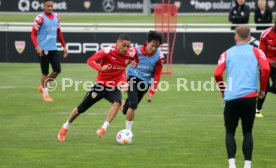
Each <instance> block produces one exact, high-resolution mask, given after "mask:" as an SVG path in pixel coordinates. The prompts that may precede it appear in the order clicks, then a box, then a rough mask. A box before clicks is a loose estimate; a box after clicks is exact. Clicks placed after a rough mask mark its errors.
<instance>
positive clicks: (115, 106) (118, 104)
mask: <svg viewBox="0 0 276 168" xmlns="http://www.w3.org/2000/svg"><path fill="white" fill-rule="evenodd" d="M112 107H113V108H114V109H115V110H119V109H120V107H121V102H114V103H113V104H112Z"/></svg>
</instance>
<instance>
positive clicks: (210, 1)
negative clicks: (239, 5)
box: [190, 0, 256, 12]
mask: <svg viewBox="0 0 276 168" xmlns="http://www.w3.org/2000/svg"><path fill="white" fill-rule="evenodd" d="M190 5H191V6H192V7H193V8H194V9H195V10H204V11H206V12H207V11H218V10H230V9H232V7H234V6H236V4H235V1H230V2H229V1H228V2H227V1H222V0H220V1H218V0H216V1H214V0H203V1H202V0H191V1H190ZM246 5H248V6H249V8H250V9H255V8H256V2H255V1H254V0H248V1H246Z"/></svg>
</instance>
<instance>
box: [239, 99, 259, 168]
mask: <svg viewBox="0 0 276 168" xmlns="http://www.w3.org/2000/svg"><path fill="white" fill-rule="evenodd" d="M242 101H243V105H241V106H240V109H241V111H240V116H241V121H242V131H243V145H242V150H243V155H244V160H245V165H244V168H251V160H252V152H253V136H252V129H253V124H254V119H255V104H256V98H247V99H242Z"/></svg>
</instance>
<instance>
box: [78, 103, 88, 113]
mask: <svg viewBox="0 0 276 168" xmlns="http://www.w3.org/2000/svg"><path fill="white" fill-rule="evenodd" d="M86 110H87V108H86V107H84V106H81V105H80V106H78V107H77V112H78V113H79V114H81V113H84V112H85V111H86Z"/></svg>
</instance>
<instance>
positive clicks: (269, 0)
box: [267, 0, 275, 8]
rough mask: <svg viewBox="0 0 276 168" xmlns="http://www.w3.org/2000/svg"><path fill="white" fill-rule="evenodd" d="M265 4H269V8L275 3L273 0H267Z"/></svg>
mask: <svg viewBox="0 0 276 168" xmlns="http://www.w3.org/2000/svg"><path fill="white" fill-rule="evenodd" d="M267 4H268V6H269V7H270V8H273V7H274V5H275V0H268V1H267Z"/></svg>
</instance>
